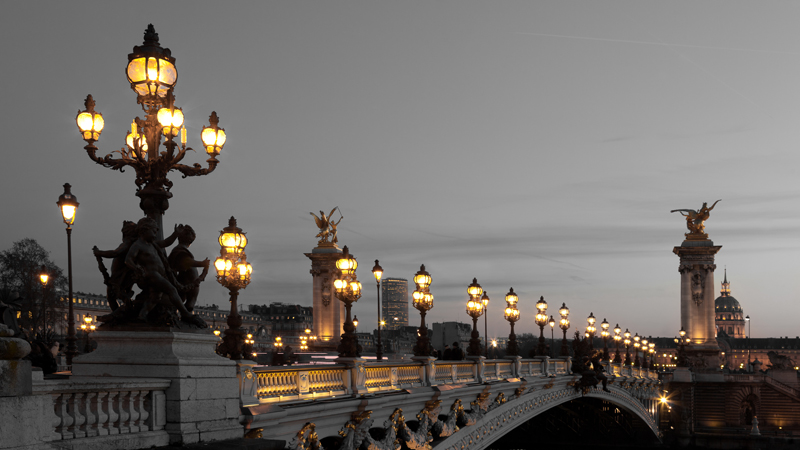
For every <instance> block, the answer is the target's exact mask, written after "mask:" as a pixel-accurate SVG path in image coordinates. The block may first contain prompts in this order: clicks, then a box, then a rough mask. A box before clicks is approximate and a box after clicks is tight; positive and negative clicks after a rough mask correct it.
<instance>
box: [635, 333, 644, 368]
mask: <svg viewBox="0 0 800 450" xmlns="http://www.w3.org/2000/svg"><path fill="white" fill-rule="evenodd" d="M641 339H642V338H640V337H639V333H636V335H635V336H634V337H633V353H634V354H635V356H636V358H635V359H634V361H633V365H634V366H636V367H641V362H640V361H639V345H640V344H639V340H641Z"/></svg>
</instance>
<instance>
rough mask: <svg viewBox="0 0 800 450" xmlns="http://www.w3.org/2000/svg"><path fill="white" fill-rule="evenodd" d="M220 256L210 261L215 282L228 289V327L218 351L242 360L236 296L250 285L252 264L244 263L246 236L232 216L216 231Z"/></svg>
mask: <svg viewBox="0 0 800 450" xmlns="http://www.w3.org/2000/svg"><path fill="white" fill-rule="evenodd" d="M219 245H220V247H221V248H220V256H219V257H218V258H217V259H216V260H215V261H214V268H216V270H217V281H218V282H219V284H221V285H222V286H223V287H225V288H227V289H228V292H230V295H231V298H230V302H231V312H230V313H229V314H228V328H227V329H226V330H225V336H224V337H223V338H222V344H220V347H219V352H220V354H221V355H223V356H225V355H227V356H229V357H230V359H234V360H236V359H242V350H243V348H242V347H243V345H244V334H245V333H244V331H243V330H242V329H241V326H242V316H240V315H239V310H238V307H237V304H236V302H237V299H238V298H239V290H240V289H244V288H246V287H247V285H248V284H250V274H251V273H253V266H251V265H250V264H249V263H248V262H247V255H245V253H244V248H245V247H246V246H247V237H246V236H245V233H244V232H243V231H242V229H241V228H239V227H238V226H236V219H235V218H234V217H233V216H231V218H230V220H229V221H228V226H227V227H225V228H223V229H222V231H221V232H220V233H219Z"/></svg>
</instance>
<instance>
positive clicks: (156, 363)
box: [72, 331, 242, 444]
mask: <svg viewBox="0 0 800 450" xmlns="http://www.w3.org/2000/svg"><path fill="white" fill-rule="evenodd" d="M92 340H94V341H96V342H97V350H95V351H94V352H91V353H87V354H85V355H81V356H79V357H77V358H75V359H74V360H73V362H72V374H73V375H74V376H89V377H124V378H162V379H169V380H171V382H172V383H171V385H170V387H169V388H168V389H167V390H166V392H165V393H166V402H167V424H166V426H165V430H166V431H167V433H168V434H169V440H170V443H172V444H175V443H180V444H191V443H196V442H200V441H219V440H227V439H235V438H239V437H241V435H242V427H241V425H240V424H239V407H240V396H239V379H238V378H237V374H236V362H235V361H231V360H229V359H226V358H223V357H221V356H219V355H217V354H216V353H214V347H215V346H216V344H217V342H218V341H219V338H217V337H216V336H214V335H213V334H207V333H183V332H175V331H161V332H159V331H138V332H134V331H97V332H95V333H93V334H92Z"/></svg>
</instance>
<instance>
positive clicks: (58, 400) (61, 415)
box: [53, 394, 72, 439]
mask: <svg viewBox="0 0 800 450" xmlns="http://www.w3.org/2000/svg"><path fill="white" fill-rule="evenodd" d="M68 397H69V394H53V399H54V400H53V407H54V410H55V412H56V417H57V418H58V420H57V421H53V422H57V423H55V425H56V433H57V434H59V435H61V439H66V438H67V433H69V431H68V429H69V426H70V425H71V423H72V421H71V418H70V416H69V413H68V412H67V401H68Z"/></svg>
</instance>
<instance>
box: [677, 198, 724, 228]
mask: <svg viewBox="0 0 800 450" xmlns="http://www.w3.org/2000/svg"><path fill="white" fill-rule="evenodd" d="M720 200H721V199H720ZM720 200H717V201H715V202H714V204H713V205H711V206H710V207H709V206H708V203H706V202H703V207H702V208H700V209H698V210H694V209H673V210H672V211H670V212H671V213H674V212H679V213H681V215H682V216H684V217H686V228H688V229H689V232H688V233H686V237H689V236H690V235H694V236H705V229H706V226H705V221H706V220H707V219H708V217H709V213H710V212H711V210H712V209H714V207H715V206H717V203H719V202H720Z"/></svg>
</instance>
